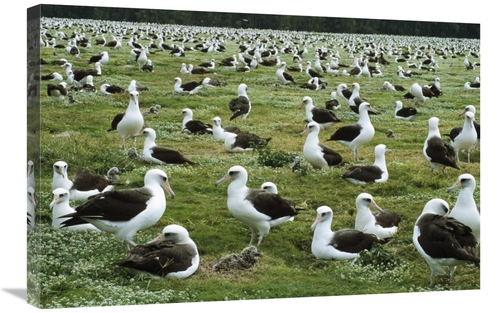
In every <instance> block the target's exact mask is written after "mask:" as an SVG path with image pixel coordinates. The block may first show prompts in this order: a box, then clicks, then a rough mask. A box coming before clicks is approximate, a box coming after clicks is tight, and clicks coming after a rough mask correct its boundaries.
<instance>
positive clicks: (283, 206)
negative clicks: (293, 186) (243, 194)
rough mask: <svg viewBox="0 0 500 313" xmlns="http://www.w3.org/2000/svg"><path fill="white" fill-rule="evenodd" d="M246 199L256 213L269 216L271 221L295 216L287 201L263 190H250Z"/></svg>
mask: <svg viewBox="0 0 500 313" xmlns="http://www.w3.org/2000/svg"><path fill="white" fill-rule="evenodd" d="M246 199H247V200H248V201H250V202H252V203H253V205H254V207H255V209H256V210H257V211H259V212H260V213H262V214H265V215H267V216H269V217H270V218H271V220H275V219H278V218H281V217H286V216H290V217H292V216H295V215H297V211H296V210H295V208H294V206H293V205H292V203H291V202H290V201H289V200H287V199H284V198H282V197H281V196H280V195H279V194H274V193H269V192H267V191H265V190H264V189H251V190H250V192H249V193H248V195H247V198H246Z"/></svg>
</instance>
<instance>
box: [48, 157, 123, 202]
mask: <svg viewBox="0 0 500 313" xmlns="http://www.w3.org/2000/svg"><path fill="white" fill-rule="evenodd" d="M52 167H53V177H52V185H51V187H52V190H55V189H57V188H64V189H66V190H68V191H69V193H70V196H69V197H70V200H73V201H82V200H87V199H88V198H89V197H91V196H93V195H96V194H98V193H101V192H105V191H110V190H112V189H113V188H114V185H113V182H112V181H111V180H109V179H108V178H106V177H104V176H101V175H96V174H92V173H90V172H89V171H88V170H82V169H79V170H78V171H77V172H76V173H75V175H74V176H73V178H72V179H69V178H68V163H66V162H65V161H57V162H55V163H54V164H53V166H52ZM112 169H113V168H112ZM112 169H110V171H111V170H112ZM108 173H109V171H108Z"/></svg>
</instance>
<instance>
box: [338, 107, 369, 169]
mask: <svg viewBox="0 0 500 313" xmlns="http://www.w3.org/2000/svg"><path fill="white" fill-rule="evenodd" d="M369 111H371V112H376V111H375V110H374V109H373V108H372V107H371V105H370V104H369V103H368V102H363V103H361V104H360V105H359V119H358V122H357V123H356V124H351V125H346V126H342V127H340V128H338V129H337V130H336V131H335V132H334V133H333V134H332V135H331V136H330V139H328V140H333V141H337V142H339V143H341V144H343V145H345V146H347V147H349V150H351V152H352V154H353V157H354V162H358V161H359V155H358V147H359V146H361V145H363V144H365V143H367V142H369V141H370V140H372V139H373V136H374V135H375V128H374V127H373V125H372V123H371V121H370V116H369V115H368V112H369Z"/></svg>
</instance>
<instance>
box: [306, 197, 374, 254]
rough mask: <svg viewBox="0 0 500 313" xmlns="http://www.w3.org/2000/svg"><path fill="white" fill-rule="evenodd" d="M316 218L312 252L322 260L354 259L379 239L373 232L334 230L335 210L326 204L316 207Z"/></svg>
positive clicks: (313, 227) (313, 226) (312, 227)
mask: <svg viewBox="0 0 500 313" xmlns="http://www.w3.org/2000/svg"><path fill="white" fill-rule="evenodd" d="M316 213H317V214H316V219H315V220H314V223H313V224H312V225H311V229H312V230H314V235H313V239H312V243H311V252H312V254H313V255H314V256H315V257H316V258H317V259H320V260H352V259H357V258H359V256H360V254H359V253H360V252H361V251H363V250H369V249H370V248H371V247H372V245H373V244H374V243H378V242H379V239H378V238H377V236H375V235H373V234H367V233H363V232H361V231H359V230H356V229H348V228H345V229H339V230H337V231H332V229H331V225H332V221H333V211H332V209H331V208H330V207H328V206H326V205H324V206H320V207H319V208H317V209H316Z"/></svg>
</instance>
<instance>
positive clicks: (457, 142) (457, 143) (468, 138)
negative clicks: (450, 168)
mask: <svg viewBox="0 0 500 313" xmlns="http://www.w3.org/2000/svg"><path fill="white" fill-rule="evenodd" d="M464 117H465V120H464V125H463V126H462V127H454V128H453V129H452V130H451V131H450V133H449V134H447V136H449V137H450V144H451V145H452V147H453V148H454V149H455V156H456V160H457V162H460V160H459V153H460V150H462V149H463V150H466V151H467V163H470V151H471V149H472V148H473V147H474V145H475V144H476V141H477V132H476V128H475V127H474V113H472V112H466V113H465V114H464Z"/></svg>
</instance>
